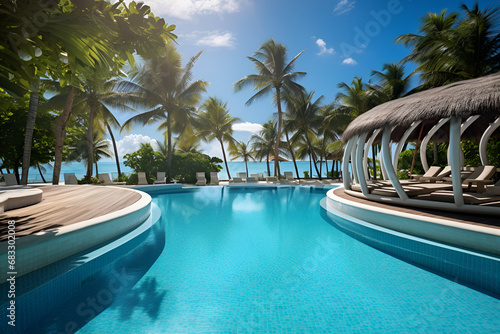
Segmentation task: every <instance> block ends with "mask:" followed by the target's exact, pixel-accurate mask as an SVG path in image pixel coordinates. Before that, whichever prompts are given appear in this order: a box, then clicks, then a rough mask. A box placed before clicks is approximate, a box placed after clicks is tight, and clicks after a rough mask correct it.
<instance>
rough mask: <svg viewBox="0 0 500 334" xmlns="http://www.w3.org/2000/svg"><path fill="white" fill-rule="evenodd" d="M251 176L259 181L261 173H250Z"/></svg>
mask: <svg viewBox="0 0 500 334" xmlns="http://www.w3.org/2000/svg"><path fill="white" fill-rule="evenodd" d="M250 176H251V177H254V178H255V179H256V180H257V181H259V174H250Z"/></svg>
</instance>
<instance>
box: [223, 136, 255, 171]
mask: <svg viewBox="0 0 500 334" xmlns="http://www.w3.org/2000/svg"><path fill="white" fill-rule="evenodd" d="M229 154H230V155H232V156H233V158H232V159H231V161H233V160H236V159H239V158H242V159H243V161H245V170H246V173H247V177H248V161H250V160H252V161H255V158H254V157H253V153H252V150H251V146H250V145H249V143H245V142H243V141H238V142H236V145H234V146H233V147H232V148H231V149H230V150H229Z"/></svg>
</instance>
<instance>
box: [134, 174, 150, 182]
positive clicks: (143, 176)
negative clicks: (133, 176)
mask: <svg viewBox="0 0 500 334" xmlns="http://www.w3.org/2000/svg"><path fill="white" fill-rule="evenodd" d="M137 184H138V185H147V184H149V183H148V179H147V178H146V173H144V172H139V173H137Z"/></svg>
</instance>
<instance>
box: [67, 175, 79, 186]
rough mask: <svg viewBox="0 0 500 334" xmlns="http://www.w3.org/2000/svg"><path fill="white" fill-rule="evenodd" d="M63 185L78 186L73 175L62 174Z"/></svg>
mask: <svg viewBox="0 0 500 334" xmlns="http://www.w3.org/2000/svg"><path fill="white" fill-rule="evenodd" d="M64 184H78V179H77V178H76V176H75V173H64Z"/></svg>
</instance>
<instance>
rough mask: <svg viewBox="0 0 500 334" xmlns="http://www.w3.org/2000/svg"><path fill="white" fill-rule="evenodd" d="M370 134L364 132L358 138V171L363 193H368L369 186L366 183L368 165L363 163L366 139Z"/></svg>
mask: <svg viewBox="0 0 500 334" xmlns="http://www.w3.org/2000/svg"><path fill="white" fill-rule="evenodd" d="M367 136H368V133H366V132H365V133H363V134H361V135H360V136H359V138H358V145H357V148H356V165H357V167H358V168H357V173H358V181H359V185H360V187H361V192H362V193H363V195H365V196H366V195H368V193H369V192H368V186H367V185H366V174H367V172H366V169H367V165H365V164H363V151H365V145H364V143H365V140H366V137H367Z"/></svg>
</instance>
